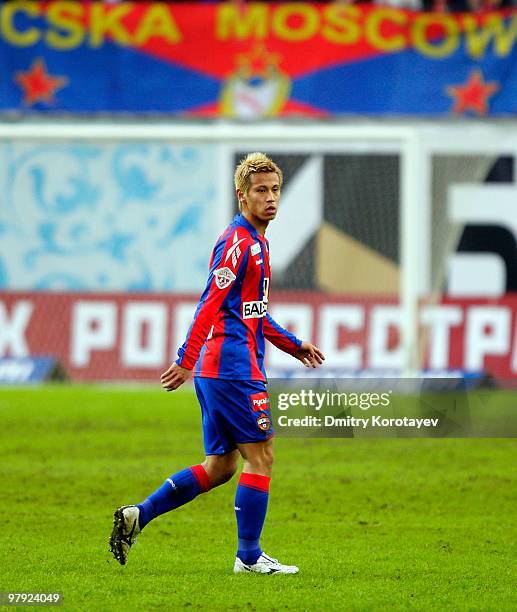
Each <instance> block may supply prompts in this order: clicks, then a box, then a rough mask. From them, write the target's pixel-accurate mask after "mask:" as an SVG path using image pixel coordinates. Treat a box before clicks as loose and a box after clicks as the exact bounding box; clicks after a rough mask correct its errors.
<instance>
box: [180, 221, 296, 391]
mask: <svg viewBox="0 0 517 612" xmlns="http://www.w3.org/2000/svg"><path fill="white" fill-rule="evenodd" d="M270 281H271V268H270V263H269V243H268V241H267V240H266V239H265V238H264V236H262V235H261V234H259V233H258V232H257V230H256V229H255V228H254V227H253V226H252V225H251V223H249V222H248V221H247V220H246V219H245V218H244V217H243V216H242V215H237V216H236V217H235V219H234V220H233V222H232V223H231V224H230V225H229V226H228V227H227V228H226V230H225V231H224V233H223V234H222V235H221V236H220V237H219V239H218V240H217V243H216V245H215V247H214V250H213V252H212V257H211V260H210V273H209V276H208V282H207V284H206V288H205V290H204V292H203V295H202V296H201V299H200V301H199V304H198V306H197V309H196V313H195V315H194V320H193V321H192V323H191V325H190V328H189V330H188V333H187V338H186V340H185V342H184V344H183V346H182V347H181V348H180V349H179V350H178V355H179V358H178V359H177V360H176V363H177V364H178V365H180V366H182V367H184V368H187V369H188V370H192V369H194V367H196V369H195V376H199V377H206V378H223V379H229V380H261V381H265V380H266V373H265V370H264V346H265V340H264V339H265V338H267V339H268V340H269V341H270V342H272V343H273V344H274V345H275V346H277V347H278V348H280V349H282V350H283V351H285V352H286V353H290V354H292V355H294V354H295V353H296V352H297V351H298V349H299V347H300V345H301V340H299V339H298V338H296V336H294V335H293V334H292V333H290V332H289V331H287V330H286V329H284V328H283V327H281V326H280V325H278V323H276V322H275V321H274V320H273V319H272V317H271V316H270V315H269V314H268V313H267V307H268V298H269V286H270ZM196 363H197V365H196Z"/></svg>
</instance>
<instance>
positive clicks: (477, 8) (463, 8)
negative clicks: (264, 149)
mask: <svg viewBox="0 0 517 612" xmlns="http://www.w3.org/2000/svg"><path fill="white" fill-rule="evenodd" d="M104 1H105V2H106V3H108V4H115V3H118V2H123V1H125V0H104ZM160 1H162V2H163V1H165V2H169V3H171V4H175V3H177V4H179V3H184V2H196V3H197V4H214V3H216V2H223V1H232V2H234V3H235V4H247V3H248V2H257V1H259V2H271V3H281V2H282V1H286V2H287V1H292V0H160ZM302 1H303V0H302ZM307 1H312V0H307ZM314 1H315V2H316V3H326V2H331V1H333V2H334V3H336V4H376V5H378V6H392V7H395V8H400V9H411V10H413V11H434V12H438V13H467V12H474V13H480V12H484V11H491V10H498V9H503V8H512V7H517V0H314Z"/></svg>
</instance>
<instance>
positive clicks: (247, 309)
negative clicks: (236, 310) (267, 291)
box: [242, 300, 267, 319]
mask: <svg viewBox="0 0 517 612" xmlns="http://www.w3.org/2000/svg"><path fill="white" fill-rule="evenodd" d="M266 312H267V302H265V301H263V300H261V301H260V302H243V304H242V318H243V319H261V318H262V317H265V316H266Z"/></svg>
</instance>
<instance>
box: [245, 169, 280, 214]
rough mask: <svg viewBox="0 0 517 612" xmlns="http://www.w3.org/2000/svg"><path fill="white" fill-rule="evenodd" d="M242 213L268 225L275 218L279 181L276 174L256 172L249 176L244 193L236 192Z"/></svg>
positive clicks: (278, 196) (278, 198)
mask: <svg viewBox="0 0 517 612" xmlns="http://www.w3.org/2000/svg"><path fill="white" fill-rule="evenodd" d="M237 195H238V196H239V201H240V202H241V206H242V212H243V213H248V214H250V215H251V216H252V217H254V218H255V219H256V220H257V221H260V222H262V223H264V222H265V223H268V222H269V221H272V220H273V219H274V218H275V217H276V213H277V212H278V204H279V202H280V181H279V179H278V174H277V173H276V172H257V173H255V174H252V175H251V184H250V187H249V189H248V191H247V192H246V193H242V192H241V191H240V190H239V191H238V192H237Z"/></svg>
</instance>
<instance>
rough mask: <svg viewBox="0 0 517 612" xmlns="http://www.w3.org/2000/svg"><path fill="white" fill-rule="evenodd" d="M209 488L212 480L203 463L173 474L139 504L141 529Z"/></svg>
mask: <svg viewBox="0 0 517 612" xmlns="http://www.w3.org/2000/svg"><path fill="white" fill-rule="evenodd" d="M209 489H210V481H209V480H208V476H207V473H206V472H205V468H204V467H203V466H202V465H194V466H192V467H189V468H186V469H185V470H181V472H177V473H176V474H173V475H172V476H171V477H170V478H167V480H166V481H165V482H164V483H163V485H162V486H161V487H160V488H159V489H157V490H156V491H155V492H154V493H153V494H152V495H149V497H148V498H147V499H146V500H145V501H143V502H142V503H141V504H137V505H138V508H140V518H139V520H138V524H139V526H140V529H143V528H144V527H145V526H146V525H147V523H149V522H150V521H152V520H153V519H154V518H156V517H157V516H160V514H165V512H169V511H170V510H174V508H179V507H180V506H183V504H186V503H187V502H189V501H192V500H193V499H194V498H195V497H197V496H198V495H199V494H200V493H204V492H205V491H208V490H209Z"/></svg>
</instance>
